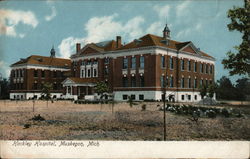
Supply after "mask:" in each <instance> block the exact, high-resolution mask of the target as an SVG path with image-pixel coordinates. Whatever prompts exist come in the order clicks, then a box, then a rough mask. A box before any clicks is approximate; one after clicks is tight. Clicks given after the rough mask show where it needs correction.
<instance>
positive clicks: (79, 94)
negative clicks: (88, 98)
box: [77, 86, 81, 96]
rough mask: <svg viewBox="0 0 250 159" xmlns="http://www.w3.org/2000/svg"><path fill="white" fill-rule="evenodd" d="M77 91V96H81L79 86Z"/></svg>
mask: <svg viewBox="0 0 250 159" xmlns="http://www.w3.org/2000/svg"><path fill="white" fill-rule="evenodd" d="M77 89H78V96H80V95H81V89H80V86H79V87H77Z"/></svg>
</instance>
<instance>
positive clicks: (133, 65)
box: [122, 56, 144, 69]
mask: <svg viewBox="0 0 250 159" xmlns="http://www.w3.org/2000/svg"><path fill="white" fill-rule="evenodd" d="M128 64H129V63H128V58H127V57H126V58H123V65H122V68H123V69H127V68H128V67H129V66H128ZM139 67H140V68H144V56H140V59H139ZM130 68H132V69H135V68H136V57H135V56H134V57H131V60H130Z"/></svg>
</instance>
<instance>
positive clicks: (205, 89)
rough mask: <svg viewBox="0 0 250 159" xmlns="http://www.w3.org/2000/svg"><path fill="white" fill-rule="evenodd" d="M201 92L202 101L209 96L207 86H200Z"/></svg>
mask: <svg viewBox="0 0 250 159" xmlns="http://www.w3.org/2000/svg"><path fill="white" fill-rule="evenodd" d="M199 91H200V95H201V99H203V98H204V97H205V96H206V95H207V86H206V85H204V84H203V85H202V86H200V88H199Z"/></svg>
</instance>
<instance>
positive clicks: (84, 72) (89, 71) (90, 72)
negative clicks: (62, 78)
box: [80, 67, 98, 78]
mask: <svg viewBox="0 0 250 159" xmlns="http://www.w3.org/2000/svg"><path fill="white" fill-rule="evenodd" d="M89 77H98V71H97V68H92V67H91V68H82V69H81V71H80V78H89Z"/></svg>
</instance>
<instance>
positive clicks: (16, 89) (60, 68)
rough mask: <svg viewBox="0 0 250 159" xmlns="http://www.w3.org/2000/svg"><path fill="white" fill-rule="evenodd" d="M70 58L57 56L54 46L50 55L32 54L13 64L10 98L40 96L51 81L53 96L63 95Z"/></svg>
mask: <svg viewBox="0 0 250 159" xmlns="http://www.w3.org/2000/svg"><path fill="white" fill-rule="evenodd" d="M70 68H71V61H70V59H61V58H56V57H55V50H54V48H52V49H51V51H50V56H49V57H46V56H38V55H31V56H29V57H27V58H26V59H20V61H18V62H16V63H14V64H12V65H11V74H10V87H11V90H10V99H31V98H33V97H34V98H37V99H38V98H40V97H41V96H42V95H41V92H42V87H43V84H44V83H46V82H48V83H51V84H52V86H53V89H52V90H51V95H52V97H53V98H60V97H62V95H63V88H62V81H63V80H64V79H65V78H66V77H65V76H66V74H69V73H70Z"/></svg>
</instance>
